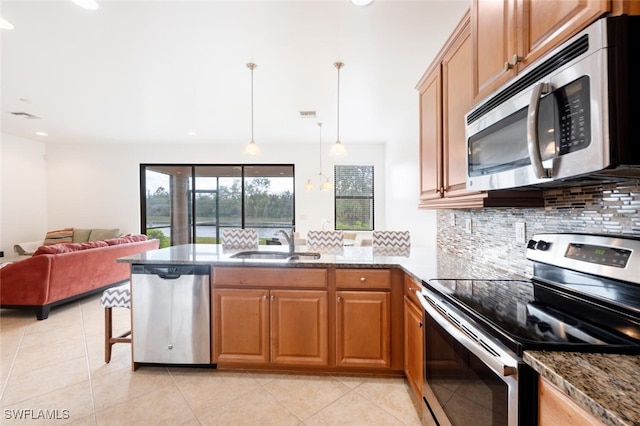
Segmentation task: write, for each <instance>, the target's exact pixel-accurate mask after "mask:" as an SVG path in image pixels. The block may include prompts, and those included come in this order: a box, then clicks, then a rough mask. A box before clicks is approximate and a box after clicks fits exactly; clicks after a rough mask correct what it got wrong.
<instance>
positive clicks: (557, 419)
mask: <svg viewBox="0 0 640 426" xmlns="http://www.w3.org/2000/svg"><path fill="white" fill-rule="evenodd" d="M538 393H539V395H538V425H540V426H547V425H551V426H557V425H572V426H582V425H584V426H587V425H589V426H593V425H603V424H604V423H602V422H601V421H600V420H598V419H597V418H596V417H595V416H594V415H593V414H591V413H589V412H588V411H587V410H585V409H584V408H582V407H580V406H579V405H578V404H577V403H575V402H574V401H573V400H571V399H570V398H569V397H568V396H567V395H565V394H564V393H563V392H562V391H561V390H560V389H558V388H557V387H556V386H555V385H554V384H552V383H551V382H549V381H548V380H547V379H545V378H543V377H541V378H540V380H539V383H538Z"/></svg>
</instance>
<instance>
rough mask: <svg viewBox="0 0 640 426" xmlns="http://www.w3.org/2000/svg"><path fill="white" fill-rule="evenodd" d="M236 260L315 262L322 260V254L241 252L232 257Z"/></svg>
mask: <svg viewBox="0 0 640 426" xmlns="http://www.w3.org/2000/svg"><path fill="white" fill-rule="evenodd" d="M231 257H232V258H234V259H275V260H278V259H280V260H314V259H320V253H312V252H295V253H293V254H290V253H288V252H283V251H253V250H252V251H241V252H238V253H235V254H232V255H231Z"/></svg>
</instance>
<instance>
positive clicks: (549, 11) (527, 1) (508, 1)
mask: <svg viewBox="0 0 640 426" xmlns="http://www.w3.org/2000/svg"><path fill="white" fill-rule="evenodd" d="M631 3H633V2H628V1H626V2H623V1H622V0H613V1H610V0H563V1H555V2H554V1H548V0H472V3H471V34H472V38H473V66H474V75H473V77H474V103H475V102H478V101H480V100H481V99H482V98H484V97H486V96H487V95H489V94H490V93H491V92H493V91H494V90H496V89H497V88H498V87H500V86H501V85H502V84H504V83H505V82H507V81H508V80H509V79H511V78H512V77H513V76H515V75H516V74H517V73H518V72H520V71H521V70H522V69H523V68H524V67H526V66H527V65H529V64H530V63H531V62H532V61H534V60H536V59H537V58H539V57H540V56H542V55H543V54H544V53H546V52H548V51H549V50H551V49H552V48H553V47H555V46H557V45H558V44H559V43H561V42H563V41H565V40H567V39H568V38H570V37H571V36H573V35H574V34H576V33H577V32H578V31H580V30H581V29H583V28H584V27H585V26H587V25H588V24H590V23H591V22H593V21H595V20H596V19H598V18H599V17H601V16H602V15H604V14H605V13H607V12H614V13H618V14H620V13H633V10H632V9H633V8H635V7H636V6H635V5H633V4H631Z"/></svg>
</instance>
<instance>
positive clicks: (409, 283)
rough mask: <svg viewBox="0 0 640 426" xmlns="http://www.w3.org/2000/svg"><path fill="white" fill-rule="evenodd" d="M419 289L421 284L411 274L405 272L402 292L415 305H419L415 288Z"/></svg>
mask: <svg viewBox="0 0 640 426" xmlns="http://www.w3.org/2000/svg"><path fill="white" fill-rule="evenodd" d="M420 289H422V284H421V283H419V282H418V281H417V280H416V279H415V278H413V277H412V276H410V275H407V274H405V276H404V294H405V295H406V296H407V297H408V298H409V300H410V301H411V302H413V303H414V304H415V305H416V306H420V301H418V296H416V290H420Z"/></svg>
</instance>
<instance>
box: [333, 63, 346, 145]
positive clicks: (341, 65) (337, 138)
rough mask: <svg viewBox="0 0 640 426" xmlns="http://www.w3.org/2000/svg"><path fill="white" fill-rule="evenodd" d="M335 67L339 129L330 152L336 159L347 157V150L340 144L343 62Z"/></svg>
mask: <svg viewBox="0 0 640 426" xmlns="http://www.w3.org/2000/svg"><path fill="white" fill-rule="evenodd" d="M333 66H334V67H336V68H337V69H338V108H337V110H338V113H337V116H338V117H337V120H336V128H337V136H336V143H334V144H333V146H332V147H331V151H329V155H332V156H334V157H346V155H347V150H346V149H345V147H344V145H342V142H340V68H342V67H343V66H344V64H343V63H342V62H336V63H334V64H333Z"/></svg>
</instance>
